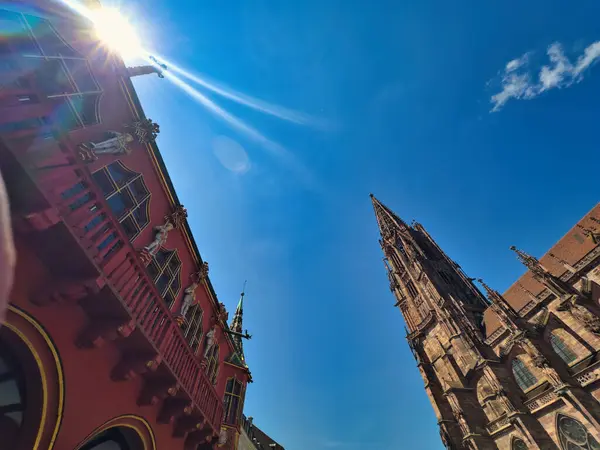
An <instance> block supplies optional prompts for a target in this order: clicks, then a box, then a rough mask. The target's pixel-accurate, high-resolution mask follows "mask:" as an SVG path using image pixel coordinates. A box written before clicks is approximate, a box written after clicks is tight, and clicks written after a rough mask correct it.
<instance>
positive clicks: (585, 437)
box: [556, 414, 600, 450]
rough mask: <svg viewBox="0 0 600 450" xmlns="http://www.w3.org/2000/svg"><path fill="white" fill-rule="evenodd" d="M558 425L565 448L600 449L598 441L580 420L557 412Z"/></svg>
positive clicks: (559, 434)
mask: <svg viewBox="0 0 600 450" xmlns="http://www.w3.org/2000/svg"><path fill="white" fill-rule="evenodd" d="M556 427H557V428H558V436H559V440H560V445H561V447H562V449H563V450H600V444H598V441H597V440H596V439H594V437H593V436H592V435H591V434H590V433H588V431H587V429H586V428H585V427H584V426H583V424H582V423H581V422H579V421H578V420H576V419H573V418H572V417H568V416H565V415H564V414H557V416H556Z"/></svg>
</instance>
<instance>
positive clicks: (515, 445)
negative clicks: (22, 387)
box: [511, 438, 527, 450]
mask: <svg viewBox="0 0 600 450" xmlns="http://www.w3.org/2000/svg"><path fill="white" fill-rule="evenodd" d="M511 450H527V444H525V442H524V441H523V440H522V439H519V438H514V439H513V441H512V446H511Z"/></svg>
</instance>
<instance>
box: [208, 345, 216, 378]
mask: <svg viewBox="0 0 600 450" xmlns="http://www.w3.org/2000/svg"><path fill="white" fill-rule="evenodd" d="M206 360H207V362H206V375H207V376H208V379H209V380H210V382H211V383H212V384H217V374H218V373H219V345H218V344H215V345H213V346H212V348H211V349H210V351H209V352H208V355H206Z"/></svg>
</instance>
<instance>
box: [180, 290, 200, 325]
mask: <svg viewBox="0 0 600 450" xmlns="http://www.w3.org/2000/svg"><path fill="white" fill-rule="evenodd" d="M197 287H198V283H192V284H190V285H189V286H188V287H187V288H185V290H184V291H183V292H184V294H185V295H184V296H183V302H182V303H181V311H180V314H181V315H182V316H184V317H185V315H186V314H187V312H188V310H189V309H190V307H191V306H192V304H193V303H194V301H195V300H196V288H197Z"/></svg>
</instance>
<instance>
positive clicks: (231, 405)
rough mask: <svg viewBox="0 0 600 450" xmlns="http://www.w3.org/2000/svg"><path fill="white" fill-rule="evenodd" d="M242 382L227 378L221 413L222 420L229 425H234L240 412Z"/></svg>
mask: <svg viewBox="0 0 600 450" xmlns="http://www.w3.org/2000/svg"><path fill="white" fill-rule="evenodd" d="M242 391H243V387H242V382H241V381H239V380H237V379H235V378H230V379H229V380H227V386H226V387H225V399H224V400H223V409H224V411H223V414H224V416H223V417H224V422H225V423H226V424H229V425H236V424H237V422H238V420H239V417H240V414H241V413H242V405H243V402H244V400H243V398H242Z"/></svg>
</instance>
